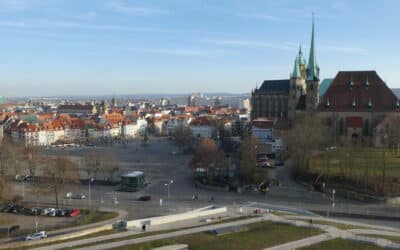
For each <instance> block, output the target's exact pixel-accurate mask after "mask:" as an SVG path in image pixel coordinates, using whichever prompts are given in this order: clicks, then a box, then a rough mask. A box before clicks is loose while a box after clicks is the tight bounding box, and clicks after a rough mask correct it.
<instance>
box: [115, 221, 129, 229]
mask: <svg viewBox="0 0 400 250" xmlns="http://www.w3.org/2000/svg"><path fill="white" fill-rule="evenodd" d="M127 225H128V224H127V222H126V221H125V220H117V221H116V222H115V223H114V224H113V225H112V227H113V229H114V230H125V229H126V228H127Z"/></svg>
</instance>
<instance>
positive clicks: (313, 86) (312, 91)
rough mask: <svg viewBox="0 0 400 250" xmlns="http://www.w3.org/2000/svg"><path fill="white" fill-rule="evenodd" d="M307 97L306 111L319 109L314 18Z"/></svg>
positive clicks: (308, 66) (308, 67)
mask: <svg viewBox="0 0 400 250" xmlns="http://www.w3.org/2000/svg"><path fill="white" fill-rule="evenodd" d="M306 86H307V89H306V91H307V96H306V110H308V111H311V110H315V109H316V108H317V105H318V102H319V67H318V64H317V58H316V54H315V38H314V16H313V20H312V32H311V46H310V57H309V59H308V65H307V80H306Z"/></svg>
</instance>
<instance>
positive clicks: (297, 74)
mask: <svg viewBox="0 0 400 250" xmlns="http://www.w3.org/2000/svg"><path fill="white" fill-rule="evenodd" d="M291 77H292V78H301V73H300V66H299V58H298V57H296V59H295V60H294V68H293V73H292V75H291Z"/></svg>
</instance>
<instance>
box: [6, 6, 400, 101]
mask: <svg viewBox="0 0 400 250" xmlns="http://www.w3.org/2000/svg"><path fill="white" fill-rule="evenodd" d="M399 10H400V1H397V0H392V1H379V0H368V1H366V0H354V1H344V0H343V1H321V0H315V1H311V0H309V1H292V0H280V1H272V0H271V1H267V0H263V1H261V0H251V1H249V0H218V1H217V0H146V1H145V0H141V1H138V0H136V1H135V0H68V1H61V0H0V59H1V60H0V95H4V96H26V95H35V96H37V95H42V96H46V95H61V94H64V95H79V94H85V95H86V94H94V95H97V94H135V93H189V92H215V91H223V92H233V93H235V92H238V93H239V92H240V93H243V92H250V90H251V89H252V88H253V87H255V86H256V84H257V83H258V84H260V83H261V82H262V80H264V79H276V78H278V79H279V78H287V77H288V76H289V73H290V71H291V70H292V68H293V61H294V58H295V55H296V53H297V50H298V46H299V44H300V43H301V44H302V45H303V50H304V53H305V56H306V59H308V47H309V43H310V34H311V15H312V12H315V20H316V48H317V59H318V63H319V66H320V68H321V77H322V78H327V77H333V76H334V75H335V74H336V72H337V71H338V70H370V69H375V70H377V71H378V73H379V74H380V76H381V77H382V78H383V79H384V80H385V81H386V82H387V83H388V85H389V86H391V87H400V80H399V79H400V70H399V69H400V45H399V44H400V27H399V25H400V15H399Z"/></svg>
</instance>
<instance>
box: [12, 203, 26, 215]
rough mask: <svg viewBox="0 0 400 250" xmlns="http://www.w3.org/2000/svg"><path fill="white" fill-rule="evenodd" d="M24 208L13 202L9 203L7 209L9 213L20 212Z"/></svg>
mask: <svg viewBox="0 0 400 250" xmlns="http://www.w3.org/2000/svg"><path fill="white" fill-rule="evenodd" d="M23 209H24V207H23V206H21V205H18V204H13V205H11V209H10V210H9V211H8V212H9V213H14V214H16V213H20V212H21V211H22V210H23Z"/></svg>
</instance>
